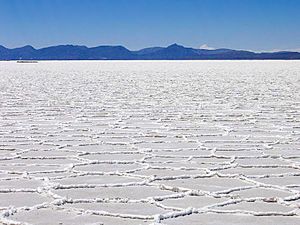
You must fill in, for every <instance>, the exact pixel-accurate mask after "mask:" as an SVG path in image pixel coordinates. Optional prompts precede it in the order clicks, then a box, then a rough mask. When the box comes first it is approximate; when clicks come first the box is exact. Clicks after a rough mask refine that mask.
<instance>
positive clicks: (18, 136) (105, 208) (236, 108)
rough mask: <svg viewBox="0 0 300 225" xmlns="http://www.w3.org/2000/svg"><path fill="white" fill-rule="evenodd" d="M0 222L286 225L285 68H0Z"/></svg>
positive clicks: (297, 112)
mask: <svg viewBox="0 0 300 225" xmlns="http://www.w3.org/2000/svg"><path fill="white" fill-rule="evenodd" d="M0 77H1V79H0V223H1V224H9V225H13V224H24V225H25V224H26V225H27V224H34V225H55V224H57V225H76V224H78V225H79V224H80V225H81V224H86V225H110V224H111V225H119V224H122V225H124V224H125V225H140V224H145V225H147V224H148V225H149V224H165V225H182V224H190V225H193V224H195V225H198V224H199V223H201V224H205V225H220V224H223V225H235V224H236V225H241V224H247V225H258V224H264V225H271V224H272V225H273V224H281V225H291V224H298V221H299V220H300V210H299V208H300V181H299V177H300V125H299V124H300V63H299V62H298V61H284V62H283V61H85V62H78V61H77V62H76V61H69V62H66V61H56V62H55V61H53V62H50V61H48V62H47V61H40V62H39V63H37V64H17V63H16V62H0Z"/></svg>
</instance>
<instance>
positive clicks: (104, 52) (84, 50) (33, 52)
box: [0, 44, 300, 60]
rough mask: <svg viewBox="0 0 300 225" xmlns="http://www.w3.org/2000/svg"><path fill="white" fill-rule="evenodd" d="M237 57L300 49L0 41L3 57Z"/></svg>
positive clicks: (286, 55) (275, 55)
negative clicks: (10, 46) (7, 44)
mask: <svg viewBox="0 0 300 225" xmlns="http://www.w3.org/2000/svg"><path fill="white" fill-rule="evenodd" d="M19 59H22V60H122V59H123V60H205V59H211V60H217V59H223V60H234V59H300V53H299V52H287V51H282V52H272V53H267V52H264V53H256V52H251V51H242V50H233V49H224V48H221V49H215V50H207V49H195V48H187V47H184V46H181V45H178V44H172V45H170V46H168V47H152V48H145V49H141V50H138V51H130V50H128V49H127V48H125V47H123V46H98V47H92V48H88V47H86V46H78V45H58V46H50V47H47V48H41V49H35V48H33V47H32V46H30V45H27V46H24V47H21V48H14V49H8V48H5V47H4V46H1V45H0V60H19Z"/></svg>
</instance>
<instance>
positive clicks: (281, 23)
mask: <svg viewBox="0 0 300 225" xmlns="http://www.w3.org/2000/svg"><path fill="white" fill-rule="evenodd" d="M172 43H178V44H182V45H185V46H191V47H200V46H202V45H207V46H211V47H226V48H235V49H247V50H273V49H280V50H285V49H300V0H0V45H4V46H6V47H10V48H12V47H19V46H23V45H27V44H29V45H32V46H34V47H37V48H40V47H45V46H49V45H57V44H78V45H87V46H97V45H105V44H107V45H124V46H126V47H127V48H129V49H132V50H135V49H139V48H143V47H149V46H167V45H169V44H172Z"/></svg>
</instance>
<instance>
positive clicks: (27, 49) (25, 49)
mask: <svg viewBox="0 0 300 225" xmlns="http://www.w3.org/2000/svg"><path fill="white" fill-rule="evenodd" d="M14 50H23V51H32V50H35V48H34V47H32V46H31V45H25V46H23V47H19V48H15V49H14Z"/></svg>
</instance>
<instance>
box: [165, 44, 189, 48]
mask: <svg viewBox="0 0 300 225" xmlns="http://www.w3.org/2000/svg"><path fill="white" fill-rule="evenodd" d="M167 48H169V49H170V48H172V49H175V48H185V47H184V46H182V45H178V44H177V43H174V44H171V45H169V46H168V47H167Z"/></svg>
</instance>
